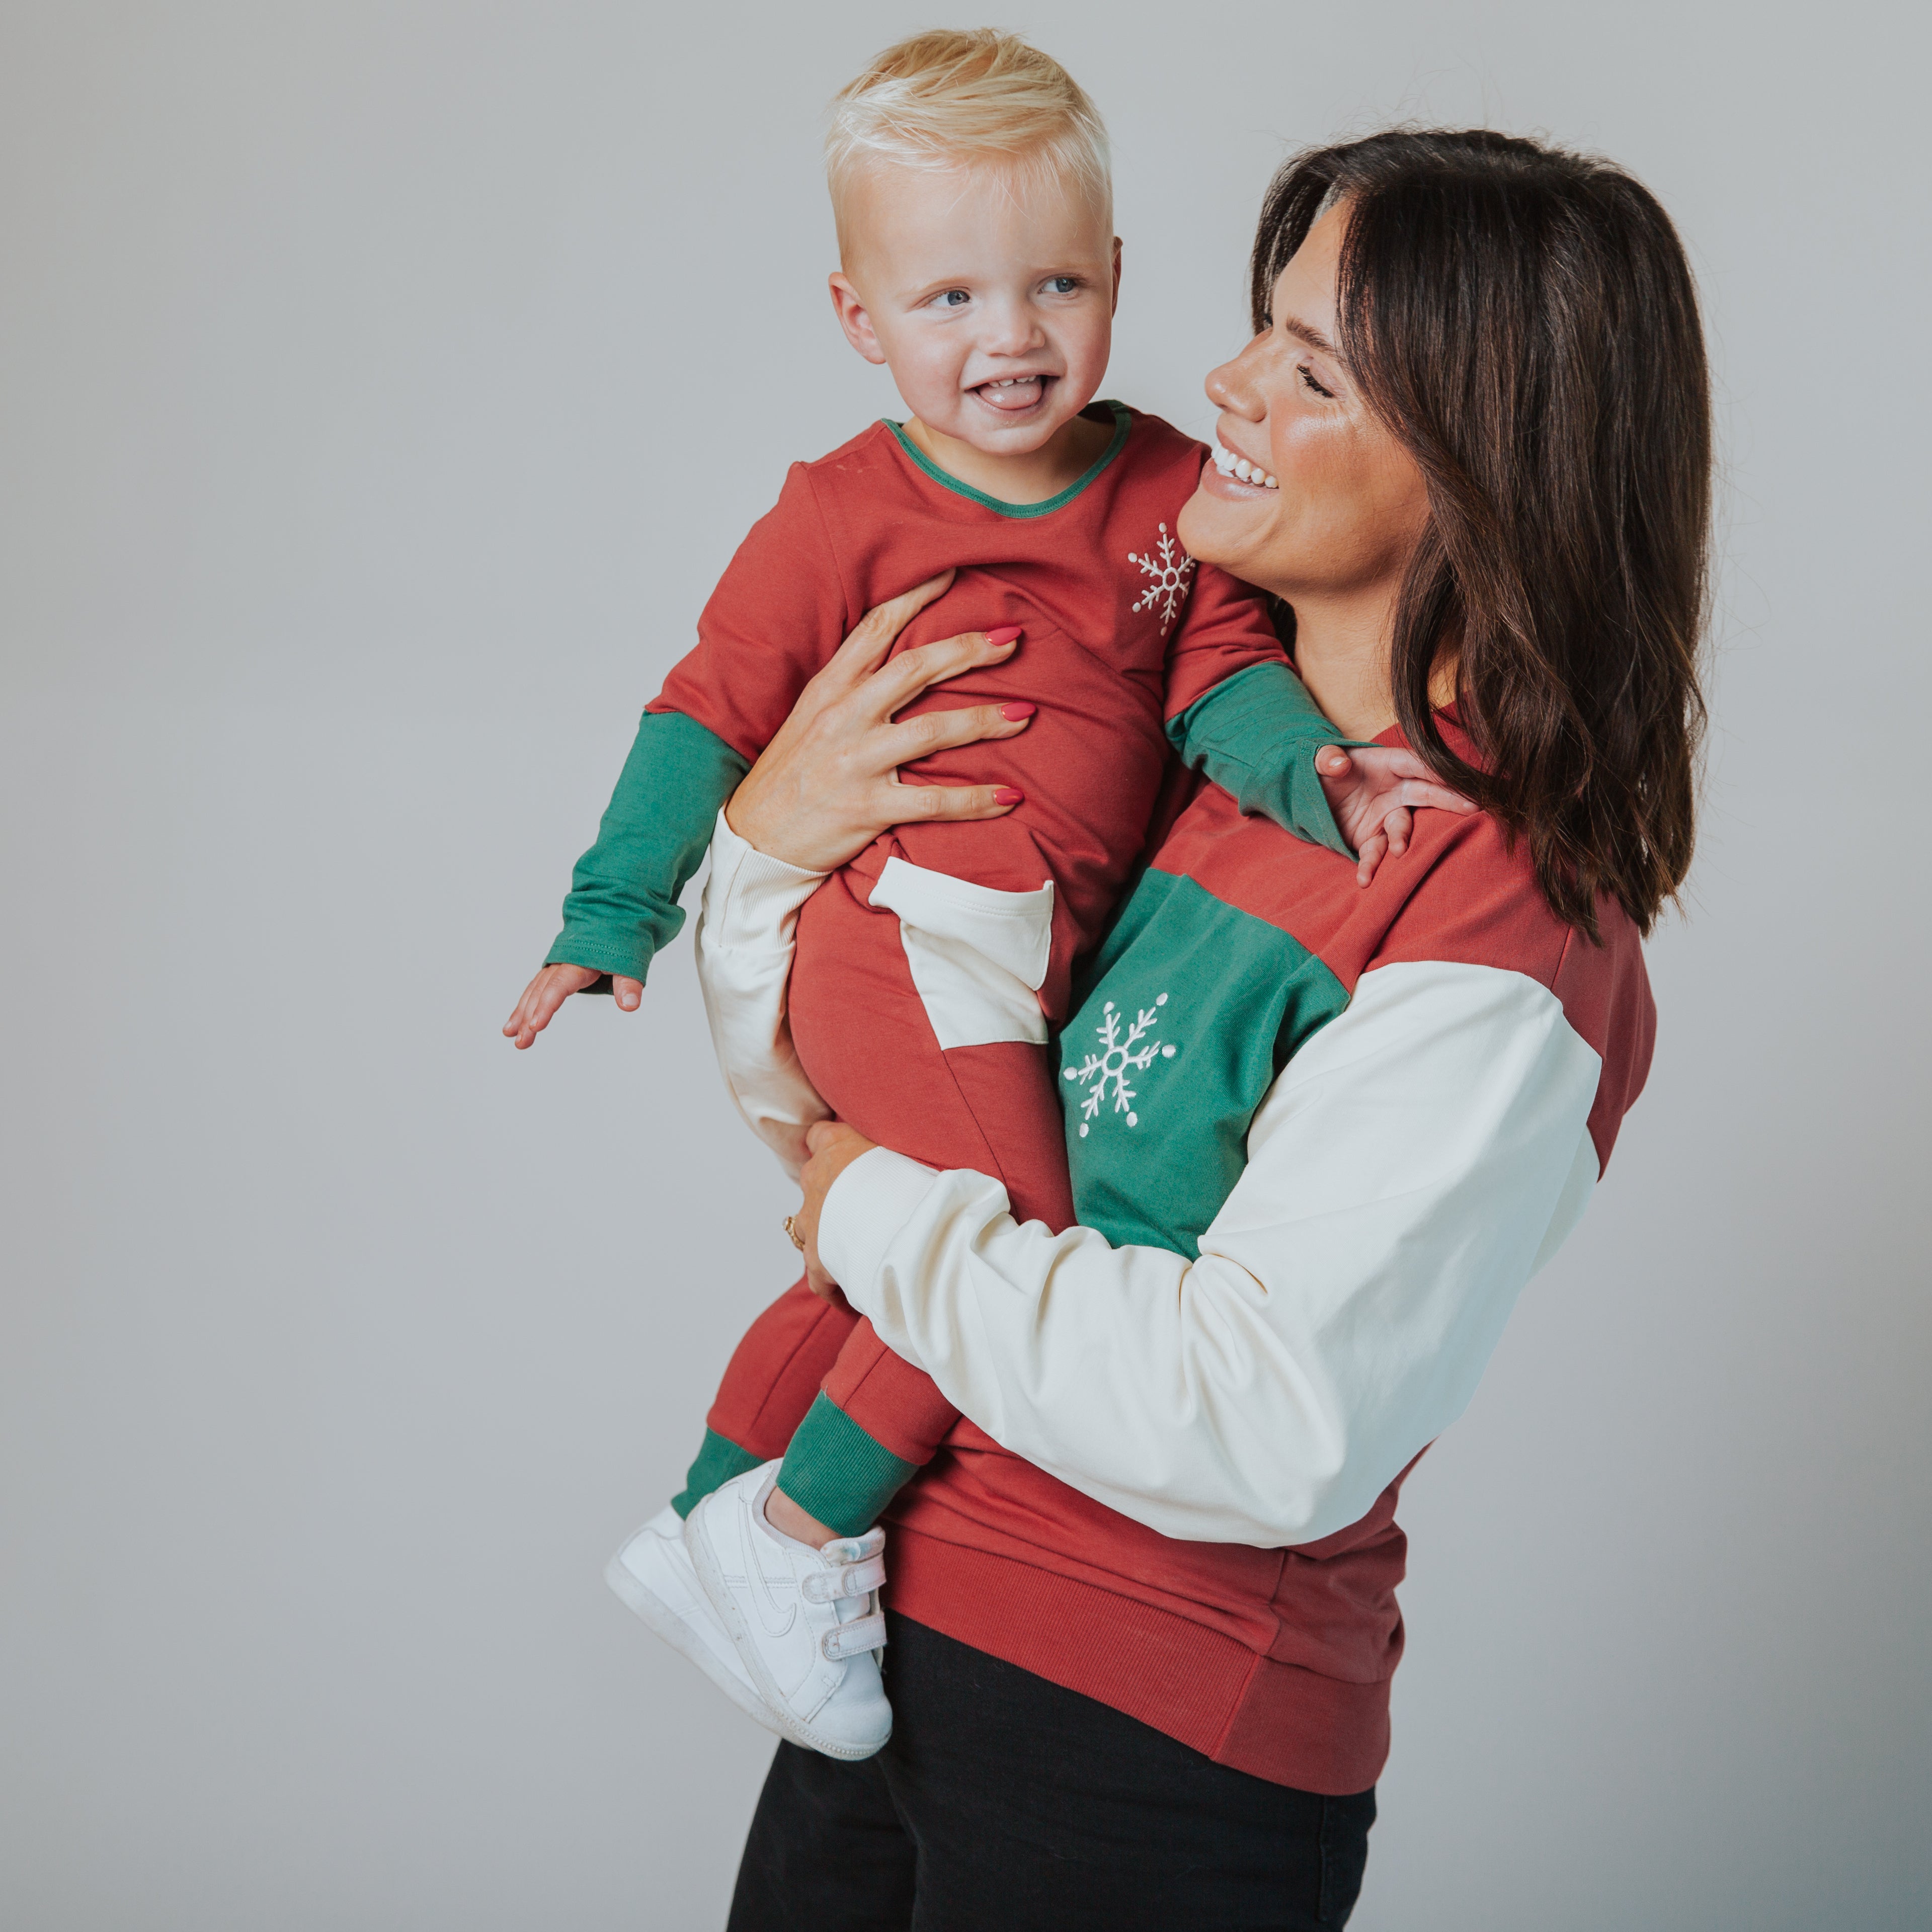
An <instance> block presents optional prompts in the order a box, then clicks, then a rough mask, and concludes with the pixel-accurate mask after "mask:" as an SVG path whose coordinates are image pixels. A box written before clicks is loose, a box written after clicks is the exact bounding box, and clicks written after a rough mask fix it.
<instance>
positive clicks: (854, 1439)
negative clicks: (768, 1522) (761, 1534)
mask: <svg viewBox="0 0 1932 1932" xmlns="http://www.w3.org/2000/svg"><path fill="white" fill-rule="evenodd" d="M918 1469H919V1465H918V1464H917V1463H908V1462H907V1461H906V1460H905V1459H904V1457H900V1456H895V1455H894V1454H892V1451H890V1450H889V1449H888V1448H886V1447H885V1445H883V1443H880V1442H874V1441H873V1439H871V1436H868V1435H867V1434H866V1433H865V1431H864V1430H862V1429H861V1428H860V1427H859V1425H858V1424H856V1422H854V1421H853V1420H852V1418H850V1416H849V1415H847V1414H846V1413H845V1412H844V1410H843V1409H841V1408H840V1407H839V1406H838V1404H837V1403H835V1402H834V1401H833V1400H832V1398H831V1397H829V1395H827V1394H826V1393H825V1392H824V1391H823V1389H821V1390H820V1391H819V1392H818V1394H817V1395H816V1396H814V1397H813V1398H812V1403H811V1407H810V1408H809V1409H807V1410H806V1411H805V1420H804V1421H802V1422H801V1423H800V1424H799V1426H798V1433H796V1435H795V1436H793V1438H792V1439H791V1446H790V1448H788V1449H787V1450H786V1451H785V1453H784V1462H783V1463H781V1465H780V1466H779V1469H778V1487H779V1488H780V1489H781V1490H784V1493H785V1494H786V1495H787V1496H789V1497H790V1499H792V1501H793V1502H795V1503H796V1504H797V1505H798V1506H799V1508H800V1509H802V1510H803V1511H805V1514H807V1515H808V1516H815V1517H817V1519H818V1520H819V1521H820V1523H823V1524H824V1526H826V1529H829V1530H831V1531H832V1532H835V1534H836V1535H840V1536H862V1535H865V1532H866V1531H867V1530H868V1529H871V1526H873V1524H874V1523H877V1521H878V1520H879V1512H880V1511H881V1510H883V1508H885V1506H886V1504H888V1503H889V1502H891V1501H892V1499H893V1497H894V1496H897V1495H898V1493H899V1491H900V1490H901V1489H903V1488H904V1487H905V1485H906V1484H907V1482H908V1481H910V1479H911V1478H912V1477H913V1476H914V1475H916V1474H917V1472H918Z"/></svg>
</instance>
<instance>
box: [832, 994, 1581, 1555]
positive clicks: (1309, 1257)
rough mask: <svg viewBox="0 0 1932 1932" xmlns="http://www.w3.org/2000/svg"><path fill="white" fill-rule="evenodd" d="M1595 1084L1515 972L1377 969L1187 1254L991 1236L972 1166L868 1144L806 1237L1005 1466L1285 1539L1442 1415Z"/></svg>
mask: <svg viewBox="0 0 1932 1932" xmlns="http://www.w3.org/2000/svg"><path fill="white" fill-rule="evenodd" d="M1598 1073H1599V1062H1598V1058H1597V1055H1595V1053H1594V1052H1592V1050H1591V1049H1590V1048H1589V1046H1587V1045H1586V1044H1585V1043H1584V1042H1583V1040H1581V1039H1580V1037H1578V1036H1577V1034H1575V1033H1574V1031H1571V1028H1570V1027H1569V1025H1568V1023H1567V1022H1566V1021H1565V1019H1564V1016H1563V1014H1562V1010H1561V1008H1560V1007H1559V1005H1558V1004H1557V1003H1556V1001H1555V1000H1554V999H1553V998H1552V996H1551V995H1550V994H1549V993H1548V992H1547V990H1546V989H1544V988H1542V987H1541V986H1538V984H1537V983H1535V982H1534V981H1532V980H1529V979H1527V978H1526V977H1523V976H1521V975H1520V974H1514V973H1508V972H1504V971H1497V970H1496V969H1493V968H1481V967H1472V966H1460V965H1429V964H1424V965H1393V966H1388V967H1384V968H1380V969H1379V970H1377V971H1373V972H1370V973H1368V974H1364V976H1363V978H1362V980H1361V983H1360V985H1359V986H1358V989H1357V992H1356V997H1355V1001H1353V1003H1352V1004H1351V1006H1350V1007H1349V1010H1347V1011H1346V1013H1343V1014H1342V1015H1341V1016H1339V1017H1338V1018H1337V1019H1336V1020H1335V1021H1334V1022H1332V1023H1331V1025H1329V1026H1328V1028H1325V1030H1324V1031H1323V1032H1322V1034H1319V1036H1318V1037H1316V1039H1315V1040H1313V1041H1311V1042H1310V1043H1309V1044H1308V1045H1307V1046H1306V1047H1304V1049H1302V1051H1301V1053H1299V1054H1298V1055H1297V1056H1296V1057H1295V1060H1294V1061H1292V1062H1291V1063H1290V1064H1289V1067H1288V1069H1287V1070H1286V1072H1285V1073H1283V1076H1281V1078H1280V1080H1279V1081H1278V1082H1277V1084H1276V1086H1275V1088H1274V1090H1273V1091H1272V1092H1271V1094H1270V1095H1269V1097H1268V1100H1266V1102H1265V1103H1264V1104H1263V1106H1262V1108H1261V1109H1260V1111H1259V1112H1258V1113H1257V1115H1256V1118H1255V1121H1254V1124H1253V1128H1252V1130H1251V1131H1250V1138H1249V1157H1250V1159H1249V1166H1248V1167H1247V1171H1246V1172H1245V1173H1244V1175H1243V1177H1242V1178H1241V1181H1240V1182H1239V1183H1238V1184H1237V1185H1236V1187H1235V1190H1234V1191H1233V1193H1232V1194H1231V1195H1230V1196H1229V1199H1228V1201H1227V1202H1226V1205H1225V1206H1224V1207H1223V1210H1222V1211H1221V1213H1220V1215H1219V1216H1217V1218H1216V1220H1215V1221H1214V1223H1213V1225H1212V1226H1210V1227H1209V1229H1208V1230H1207V1232H1206V1233H1205V1235H1203V1236H1202V1239H1201V1243H1200V1249H1201V1253H1200V1258H1199V1259H1198V1260H1197V1261H1195V1262H1192V1263H1190V1262H1188V1261H1187V1260H1186V1259H1184V1258H1183V1257H1181V1256H1178V1255H1175V1254H1173V1253H1169V1252H1168V1251H1167V1250H1163V1249H1157V1248H1146V1247H1126V1248H1118V1249H1117V1248H1114V1247H1110V1246H1109V1244H1108V1243H1107V1242H1106V1240H1105V1239H1104V1238H1103V1237H1101V1236H1100V1235H1097V1234H1096V1233H1094V1232H1092V1231H1091V1230H1086V1229H1073V1230H1070V1232H1067V1233H1066V1234H1064V1235H1051V1234H1049V1232H1047V1231H1046V1229H1045V1228H1044V1227H1043V1226H1040V1225H1039V1224H1038V1223H1034V1224H1030V1225H1027V1226H1022V1225H1019V1224H1018V1223H1015V1222H1014V1220H1013V1218H1012V1217H1011V1215H1010V1214H1009V1213H1008V1212H1007V1202H1006V1199H1005V1196H1004V1191H1003V1190H1001V1188H1000V1187H998V1184H996V1183H995V1182H993V1181H990V1180H989V1179H987V1178H986V1177H984V1176H983V1175H972V1174H958V1173H956V1174H947V1175H933V1174H932V1173H931V1172H930V1171H929V1170H928V1169H923V1168H921V1167H919V1166H917V1165H916V1163H912V1162H910V1161H906V1160H903V1159H902V1158H901V1157H898V1156H897V1155H894V1154H888V1153H886V1152H884V1151H879V1152H877V1153H874V1154H868V1155H866V1156H865V1157H864V1158H863V1159H862V1160H859V1161H858V1162H857V1163H855V1164H854V1165H853V1166H852V1167H851V1168H850V1169H848V1170H847V1172H846V1173H845V1174H844V1176H843V1177H842V1178H841V1179H840V1180H839V1181H838V1182H837V1184H835V1186H834V1187H832V1191H831V1193H830V1194H829V1196H828V1197H827V1199H826V1204H825V1208H824V1212H823V1217H822V1220H821V1222H820V1227H819V1231H818V1238H819V1251H820V1256H821V1258H822V1259H823V1262H824V1263H825V1265H826V1266H827V1267H828V1268H829V1269H830V1271H832V1274H834V1275H835V1276H836V1277H837V1278H838V1280H839V1282H840V1283H841V1286H842V1287H843V1288H844V1291H845V1293H846V1295H847V1298H849V1299H850V1301H851V1302H852V1304H853V1307H856V1308H858V1309H859V1310H861V1311H862V1312H863V1313H866V1314H868V1315H869V1316H871V1318H872V1319H873V1322H874V1325H876V1326H877V1328H878V1330H879V1332H880V1334H881V1336H882V1337H883V1338H884V1339H885V1340H886V1341H887V1342H888V1343H889V1344H890V1345H891V1346H892V1348H893V1349H895V1350H896V1351H897V1352H898V1353H900V1354H901V1355H904V1356H905V1357H907V1358H908V1359H909V1360H910V1361H915V1362H916V1363H918V1364H919V1365H920V1366H921V1367H923V1368H925V1369H926V1370H927V1371H928V1373H930V1374H931V1375H932V1377H933V1379H935V1381H936V1382H938V1385H939V1386H940V1387H941V1389H943V1390H944V1391H945V1393H946V1394H947V1396H948V1397H950V1399H951V1400H953V1401H954V1402H955V1403H957V1404H958V1405H959V1407H960V1408H961V1409H962V1410H963V1411H964V1412H965V1413H966V1414H967V1415H968V1416H970V1417H971V1418H972V1419H973V1420H974V1421H976V1422H977V1423H978V1424H980V1427H982V1428H983V1429H985V1430H986V1431H987V1433H989V1435H991V1436H992V1437H993V1438H994V1439H995V1440H996V1441H998V1442H1001V1444H1003V1445H1004V1446H1005V1447H1006V1448H1009V1449H1011V1450H1013V1451H1014V1452H1015V1453H1016V1454H1019V1455H1022V1456H1025V1457H1027V1458H1028V1460H1030V1461H1031V1462H1034V1463H1037V1464H1038V1465H1039V1466H1040V1467H1042V1468H1043V1469H1047V1470H1049V1471H1051V1472H1052V1473H1053V1474H1055V1475H1058V1476H1060V1477H1061V1478H1063V1480H1064V1481H1067V1482H1068V1483H1070V1484H1072V1485H1073V1487H1075V1488H1076V1489H1079V1490H1082V1491H1083V1492H1084V1493H1085V1494H1087V1495H1088V1496H1092V1497H1093V1498H1094V1499H1096V1500H1097V1501H1098V1502H1103V1503H1105V1504H1107V1505H1109V1506H1110V1507H1112V1508H1115V1509H1118V1510H1120V1511H1122V1512H1123V1513H1124V1514H1127V1515H1129V1516H1131V1517H1135V1518H1136V1519H1138V1520H1140V1521H1141V1522H1143V1523H1146V1524H1148V1526H1150V1527H1151V1528H1153V1529H1157V1530H1159V1531H1160V1532H1163V1534H1165V1535H1170V1536H1175V1537H1181V1538H1189V1539H1192V1540H1197V1541H1232V1542H1239V1543H1247V1544H1256V1545H1258V1546H1261V1547H1274V1546H1277V1545H1280V1544H1298V1543H1307V1542H1311V1541H1316V1539H1318V1538H1321V1537H1323V1536H1325V1535H1330V1534H1331V1533H1332V1532H1334V1531H1336V1530H1338V1529H1343V1528H1344V1527H1346V1526H1347V1525H1348V1524H1349V1523H1352V1522H1354V1521H1355V1520H1357V1519H1358V1517H1361V1515H1362V1514H1364V1512H1365V1511H1367V1509H1368V1508H1369V1507H1370V1505H1371V1504H1372V1503H1373V1501H1374V1500H1375V1498H1376V1496H1378V1495H1379V1493H1381V1491H1382V1489H1383V1488H1385V1487H1386V1486H1387V1484H1388V1483H1389V1482H1390V1481H1391V1480H1393V1478H1394V1477H1395V1476H1396V1475H1397V1474H1398V1473H1399V1472H1400V1470H1401V1469H1403V1467H1404V1466H1406V1464H1407V1463H1409V1461H1410V1460H1412V1459H1413V1457H1415V1455H1416V1454H1417V1453H1418V1451H1420V1450H1421V1449H1422V1448H1424V1447H1425V1446H1426V1445H1427V1444H1428V1443H1429V1442H1431V1441H1432V1440H1433V1439H1434V1438H1435V1437H1436V1436H1437V1435H1438V1434H1439V1433H1441V1431H1442V1430H1443V1429H1444V1428H1445V1427H1447V1426H1448V1424H1449V1423H1450V1422H1451V1421H1454V1419H1455V1418H1456V1416H1457V1415H1459V1414H1460V1413H1461V1412H1462V1410H1463V1407H1464V1406H1466V1403H1467V1402H1468V1400H1469V1397H1470V1395H1471V1394H1472V1393H1473V1391H1474V1390H1475V1386H1476V1383H1477V1382H1478V1379H1480V1377H1481V1373H1482V1371H1483V1369H1484V1367H1485V1366H1486V1364H1487V1362H1488V1360H1489V1358H1490V1354H1491V1352H1493V1349H1494V1347H1495V1345H1496V1340H1497V1337H1499V1334H1501V1332H1502V1326H1503V1324H1504V1322H1505V1320H1506V1319H1507V1318H1508V1315H1509V1313H1510V1311H1511V1308H1512V1307H1514V1304H1515V1301H1516V1299H1517V1295H1518V1293H1519V1292H1520V1290H1521V1289H1522V1287H1523V1283H1525V1282H1526V1280H1528V1279H1529V1277H1530V1275H1531V1274H1532V1273H1533V1272H1534V1271H1535V1269H1536V1268H1538V1266H1540V1265H1541V1262H1543V1261H1544V1259H1547V1256H1548V1255H1549V1254H1550V1253H1552V1252H1553V1251H1554V1249H1555V1247H1556V1244H1558V1243H1559V1242H1560V1241H1561V1240H1562V1238H1563V1236H1564V1235H1565V1234H1567V1233H1568V1230H1569V1229H1570V1227H1571V1226H1573V1225H1574V1223H1575V1220H1576V1219H1577V1216H1578V1215H1579V1214H1580V1213H1581V1211H1582V1209H1583V1205H1584V1203H1585V1202H1587V1200H1588V1199H1589V1193H1590V1190H1591V1188H1592V1186H1593V1185H1594V1184H1595V1179H1596V1174H1597V1163H1596V1159H1595V1150H1594V1148H1593V1146H1592V1142H1591V1140H1590V1137H1589V1133H1588V1132H1587V1131H1586V1120H1587V1117H1588V1115H1589V1109H1590V1106H1591V1103H1592V1097H1593V1096H1594V1094H1595V1090H1596V1085H1597V1081H1598Z"/></svg>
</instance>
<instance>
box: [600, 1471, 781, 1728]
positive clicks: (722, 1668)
mask: <svg viewBox="0 0 1932 1932" xmlns="http://www.w3.org/2000/svg"><path fill="white" fill-rule="evenodd" d="M604 1581H605V1582H606V1583H608V1584H609V1585H610V1587H611V1589H613V1590H614V1591H615V1592H616V1593H617V1595H618V1596H619V1598H621V1599H622V1601H623V1602H624V1604H625V1605H626V1607H628V1608H629V1609H631V1610H634V1611H636V1612H637V1615H638V1616H640V1617H642V1618H643V1620H644V1622H646V1623H647V1624H648V1625H649V1626H650V1627H651V1628H652V1630H653V1631H655V1632H656V1633H657V1634H658V1636H659V1637H662V1638H663V1639H664V1642H665V1643H667V1644H669V1645H670V1647H671V1648H672V1649H673V1650H678V1651H682V1652H683V1653H684V1655H685V1656H686V1657H688V1658H690V1659H691V1662H692V1663H694V1664H696V1665H697V1667H698V1669H699V1670H701V1671H703V1673H704V1674H705V1676H707V1677H708V1678H709V1679H710V1680H711V1681H712V1683H714V1684H715V1685H717V1687H718V1689H719V1690H721V1691H723V1692H724V1694H725V1696H726V1697H728V1698H730V1700H731V1701H732V1703H734V1704H736V1706H737V1707H738V1708H739V1710H741V1711H742V1712H744V1713H745V1715H746V1716H747V1717H749V1718H757V1721H758V1722H759V1723H760V1724H763V1726H764V1727H765V1729H766V1730H768V1731H776V1732H777V1733H778V1735H779V1736H781V1737H782V1736H785V1735H786V1733H785V1730H784V1726H783V1725H781V1724H780V1723H779V1722H778V1716H777V1714H776V1713H775V1712H774V1711H773V1710H772V1708H771V1706H769V1704H767V1703H766V1702H765V1700H764V1698H763V1695H762V1694H760V1691H759V1689H758V1687H757V1685H755V1684H754V1683H753V1682H751V1673H750V1672H749V1671H748V1670H746V1669H745V1667H744V1665H743V1664H742V1662H740V1661H739V1656H738V1651H737V1646H736V1645H734V1644H733V1643H732V1641H731V1636H730V1632H729V1631H727V1630H726V1629H725V1628H724V1624H723V1622H721V1620H720V1619H719V1617H718V1613H717V1612H716V1611H715V1610H713V1609H712V1607H711V1602H710V1599H709V1598H707V1597H706V1595H705V1594H704V1592H703V1589H702V1588H701V1587H700V1585H699V1583H698V1581H697V1571H694V1569H692V1568H691V1553H690V1552H689V1551H688V1550H686V1549H685V1547H684V1519H683V1518H682V1517H681V1516H679V1514H678V1513H677V1511H676V1510H674V1509H673V1508H671V1506H670V1504H668V1503H667V1504H665V1505H664V1508H662V1509H661V1510H660V1511H658V1513H657V1514H656V1515H655V1516H654V1517H652V1518H651V1520H650V1521H649V1523H646V1524H645V1525H644V1526H643V1529H640V1530H639V1531H638V1532H637V1535H634V1537H632V1538H631V1540H630V1541H629V1542H628V1543H627V1544H625V1545H624V1547H623V1548H622V1549H621V1550H619V1551H618V1553H616V1556H613V1557H612V1558H611V1559H610V1562H608V1563H607V1564H606V1565H604Z"/></svg>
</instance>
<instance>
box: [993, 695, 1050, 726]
mask: <svg viewBox="0 0 1932 1932" xmlns="http://www.w3.org/2000/svg"><path fill="white" fill-rule="evenodd" d="M1038 709H1040V706H1038V705H1037V704H1028V703H1025V702H1024V701H1023V700H1021V699H1019V698H1016V699H1014V700H1013V703H1010V704H1003V705H1001V706H1000V715H1001V717H1002V718H1007V719H1010V721H1012V722H1013V723H1014V724H1018V723H1019V721H1020V720H1021V719H1022V718H1031V716H1032V715H1033V714H1034V712H1036V711H1037V710H1038Z"/></svg>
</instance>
